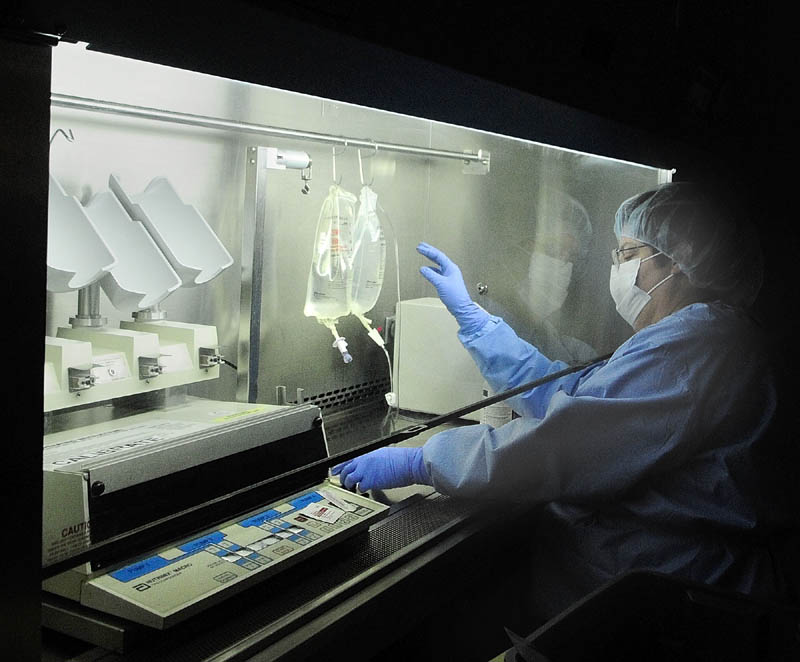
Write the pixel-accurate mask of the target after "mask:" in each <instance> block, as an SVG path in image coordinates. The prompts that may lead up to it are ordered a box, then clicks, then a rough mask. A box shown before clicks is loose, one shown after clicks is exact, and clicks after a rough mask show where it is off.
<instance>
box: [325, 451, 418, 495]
mask: <svg viewBox="0 0 800 662" xmlns="http://www.w3.org/2000/svg"><path fill="white" fill-rule="evenodd" d="M331 473H332V474H333V475H334V476H336V475H339V480H340V481H341V483H342V486H343V487H346V488H347V489H348V490H352V489H353V488H354V487H355V486H356V485H358V489H359V490H360V491H362V492H366V491H367V490H388V489H390V488H392V487H405V486H406V485H413V484H415V483H418V484H421V485H430V483H431V479H430V476H428V471H427V469H426V468H425V463H424V462H423V461H422V448H401V447H396V446H387V447H386V448H379V449H378V450H376V451H372V452H371V453H367V454H366V455H362V456H361V457H357V458H355V459H354V460H350V461H349V462H342V464H337V465H336V466H335V467H334V468H333V469H331Z"/></svg>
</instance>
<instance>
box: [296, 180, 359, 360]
mask: <svg viewBox="0 0 800 662" xmlns="http://www.w3.org/2000/svg"><path fill="white" fill-rule="evenodd" d="M355 203H356V197H355V196H354V195H353V194H352V193H350V192H349V191H345V190H344V189H343V188H341V187H340V186H337V185H336V184H334V185H332V186H331V187H330V189H329V190H328V196H327V197H326V198H325V200H324V201H323V203H322V208H321V209H320V212H319V217H318V219H317V232H316V236H315V238H314V252H313V254H312V256H311V269H310V270H309V274H308V287H307V289H306V303H305V307H304V308H303V313H304V314H305V315H306V316H307V317H316V318H317V321H318V322H319V323H320V324H323V325H324V326H326V327H327V328H328V329H330V331H331V333H332V334H333V337H334V346H335V347H336V348H337V349H338V350H339V351H340V352H341V354H342V358H343V359H344V361H345V362H346V363H349V362H350V361H351V360H352V358H351V357H350V355H349V354H348V353H347V343H345V341H344V338H342V337H341V336H339V334H338V332H337V331H336V326H335V324H336V320H337V319H339V318H340V317H344V316H346V315H347V314H349V312H350V287H351V281H352V278H353V269H352V267H353V244H352V241H353V234H352V230H353V216H354V206H355Z"/></svg>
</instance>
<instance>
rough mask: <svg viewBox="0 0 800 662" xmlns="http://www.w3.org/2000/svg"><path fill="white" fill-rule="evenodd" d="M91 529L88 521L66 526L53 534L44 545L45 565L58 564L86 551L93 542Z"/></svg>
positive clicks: (43, 559)
mask: <svg viewBox="0 0 800 662" xmlns="http://www.w3.org/2000/svg"><path fill="white" fill-rule="evenodd" d="M89 529H90V524H89V521H88V520H87V521H86V522H78V523H76V524H72V525H70V526H66V527H64V528H63V529H61V531H59V532H58V533H51V534H50V536H51V537H50V539H49V540H45V541H44V545H43V558H42V561H43V562H44V564H45V565H49V564H51V563H57V562H58V561H63V560H64V559H67V558H69V557H70V556H75V555H76V554H79V553H80V552H82V551H84V550H86V549H87V548H88V547H89V544H90V542H91V540H90V535H89V534H90V531H89Z"/></svg>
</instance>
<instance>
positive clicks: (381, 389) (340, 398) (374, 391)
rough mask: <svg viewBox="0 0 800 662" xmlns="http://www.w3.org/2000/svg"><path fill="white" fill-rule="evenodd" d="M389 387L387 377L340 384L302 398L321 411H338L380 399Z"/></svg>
mask: <svg viewBox="0 0 800 662" xmlns="http://www.w3.org/2000/svg"><path fill="white" fill-rule="evenodd" d="M389 388H390V385H389V380H388V379H373V380H372V381H368V382H362V383H361V384H354V385H352V386H342V387H341V388H335V389H332V390H330V391H326V392H324V393H318V394H316V395H309V396H307V397H304V398H303V402H308V403H311V404H314V405H316V406H317V407H319V408H320V409H322V411H323V412H326V411H327V412H330V411H339V410H341V409H346V408H348V407H354V406H356V405H361V404H365V403H367V402H370V401H372V400H382V399H383V394H384V393H386V392H388V391H389Z"/></svg>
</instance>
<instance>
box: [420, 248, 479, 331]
mask: <svg viewBox="0 0 800 662" xmlns="http://www.w3.org/2000/svg"><path fill="white" fill-rule="evenodd" d="M417 252H418V253H420V254H421V255H424V256H425V257H427V258H428V259H430V260H433V261H434V262H436V264H437V265H438V269H436V268H433V267H421V268H420V270H419V272H420V273H421V274H422V275H423V276H424V277H425V278H426V279H427V280H429V281H430V282H431V284H432V285H433V286H434V287H435V288H436V293H437V294H438V295H439V298H440V299H441V300H442V303H443V304H444V305H445V307H446V308H447V310H449V311H450V314H451V315H452V316H453V317H455V318H456V321H457V322H458V325H459V327H461V332H462V333H465V334H470V333H474V332H476V331H479V330H480V329H481V327H482V326H483V325H484V324H485V323H486V321H487V320H488V319H489V314H488V313H487V312H486V311H485V310H483V308H481V307H480V306H479V305H478V304H476V303H475V302H474V301H472V299H470V297H469V293H468V292H467V286H466V285H464V278H463V276H462V275H461V269H459V268H458V265H457V264H456V263H455V262H453V261H452V260H451V259H450V258H449V257H447V256H446V255H445V254H444V253H442V251H440V250H439V249H438V248H434V247H433V246H431V245H430V244H426V243H424V242H422V243H420V244H419V245H418V246H417Z"/></svg>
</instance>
